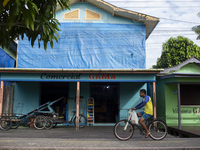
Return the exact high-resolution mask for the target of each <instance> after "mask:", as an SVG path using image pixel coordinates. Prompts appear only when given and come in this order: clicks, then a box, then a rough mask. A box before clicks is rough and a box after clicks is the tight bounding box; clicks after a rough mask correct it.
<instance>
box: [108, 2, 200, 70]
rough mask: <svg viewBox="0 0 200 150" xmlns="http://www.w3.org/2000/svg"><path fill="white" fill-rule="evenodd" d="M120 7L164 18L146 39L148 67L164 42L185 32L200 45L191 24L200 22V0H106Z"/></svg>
mask: <svg viewBox="0 0 200 150" xmlns="http://www.w3.org/2000/svg"><path fill="white" fill-rule="evenodd" d="M105 1H106V2H108V3H111V4H113V5H115V6H117V7H121V8H124V9H128V10H132V11H136V12H140V13H144V14H147V15H150V16H154V17H157V18H159V19H160V22H159V24H158V25H157V26H156V28H155V29H154V31H153V32H152V34H151V35H150V36H149V38H148V39H147V41H146V55H147V59H146V68H147V69H148V68H151V67H152V65H155V64H156V61H157V58H158V57H160V56H161V51H162V44H163V43H164V42H166V41H167V40H168V39H169V38H170V37H177V36H178V35H181V36H184V37H187V38H189V39H190V40H192V41H193V42H194V43H195V44H197V45H198V46H200V40H196V37H197V35H196V34H195V33H194V32H193V31H191V28H192V27H193V26H196V25H200V18H199V17H198V16H197V14H198V13H199V12H200V0H105Z"/></svg>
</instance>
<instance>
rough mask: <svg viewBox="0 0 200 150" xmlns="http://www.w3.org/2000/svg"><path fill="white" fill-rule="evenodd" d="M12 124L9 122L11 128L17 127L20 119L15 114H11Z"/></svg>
mask: <svg viewBox="0 0 200 150" xmlns="http://www.w3.org/2000/svg"><path fill="white" fill-rule="evenodd" d="M11 121H12V124H11V127H10V128H11V129H17V128H18V127H19V124H20V119H19V118H18V117H17V116H13V117H12V118H11Z"/></svg>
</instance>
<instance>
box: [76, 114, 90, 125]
mask: <svg viewBox="0 0 200 150" xmlns="http://www.w3.org/2000/svg"><path fill="white" fill-rule="evenodd" d="M86 123H87V119H86V117H85V116H83V115H79V128H83V127H85V125H86ZM74 124H75V126H76V118H75V119H74Z"/></svg>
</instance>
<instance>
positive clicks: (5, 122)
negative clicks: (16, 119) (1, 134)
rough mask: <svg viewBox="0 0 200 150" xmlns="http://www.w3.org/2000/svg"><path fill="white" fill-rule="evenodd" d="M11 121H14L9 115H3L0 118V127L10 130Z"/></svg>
mask: <svg viewBox="0 0 200 150" xmlns="http://www.w3.org/2000/svg"><path fill="white" fill-rule="evenodd" d="M11 123H12V121H11V119H10V117H9V116H2V117H1V119H0V129H1V130H4V131H6V130H9V129H10V127H11Z"/></svg>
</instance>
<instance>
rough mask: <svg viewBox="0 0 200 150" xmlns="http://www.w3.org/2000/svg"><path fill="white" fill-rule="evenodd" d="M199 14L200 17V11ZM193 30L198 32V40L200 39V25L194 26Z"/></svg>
mask: <svg viewBox="0 0 200 150" xmlns="http://www.w3.org/2000/svg"><path fill="white" fill-rule="evenodd" d="M197 16H198V17H200V13H198V15H197ZM192 31H194V32H195V33H196V34H198V36H197V40H199V39H200V25H198V26H194V27H193V28H192Z"/></svg>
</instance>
